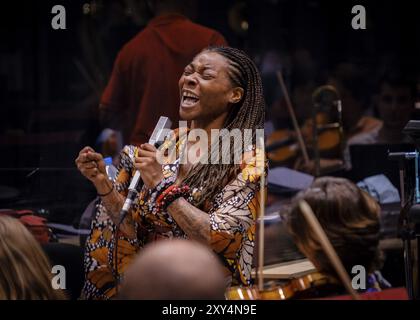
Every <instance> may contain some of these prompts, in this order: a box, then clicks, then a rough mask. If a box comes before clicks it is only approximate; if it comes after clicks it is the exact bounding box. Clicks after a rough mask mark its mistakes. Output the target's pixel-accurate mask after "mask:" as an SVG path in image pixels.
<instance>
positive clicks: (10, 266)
mask: <svg viewBox="0 0 420 320" xmlns="http://www.w3.org/2000/svg"><path fill="white" fill-rule="evenodd" d="M0 260H1V266H0V300H50V299H53V300H54V299H63V298H64V294H63V292H62V291H61V290H55V289H53V287H52V282H51V279H52V275H51V266H50V263H49V261H48V259H47V257H46V255H45V254H44V252H43V251H42V249H41V246H40V245H39V243H38V242H37V241H36V239H35V238H34V237H33V236H32V234H31V233H30V232H29V230H28V229H26V227H25V226H24V225H23V224H22V223H21V222H20V221H19V220H17V219H15V218H12V217H8V216H0Z"/></svg>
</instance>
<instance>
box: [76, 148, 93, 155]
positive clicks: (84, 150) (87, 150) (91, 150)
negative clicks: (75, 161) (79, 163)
mask: <svg viewBox="0 0 420 320" xmlns="http://www.w3.org/2000/svg"><path fill="white" fill-rule="evenodd" d="M87 152H95V150H93V149H92V148H91V147H89V146H86V147H84V148H83V149H82V150H80V152H79V155H80V154H83V153H87Z"/></svg>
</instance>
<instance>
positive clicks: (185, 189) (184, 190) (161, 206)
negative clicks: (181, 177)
mask: <svg viewBox="0 0 420 320" xmlns="http://www.w3.org/2000/svg"><path fill="white" fill-rule="evenodd" d="M189 196H190V187H189V186H187V185H184V186H178V185H176V184H173V185H171V186H169V187H168V188H167V189H166V190H165V191H163V192H162V193H161V194H160V195H159V197H158V198H157V199H156V208H157V210H158V211H166V209H167V208H168V206H169V205H170V204H171V203H172V202H174V201H175V200H176V199H178V198H188V197H189Z"/></svg>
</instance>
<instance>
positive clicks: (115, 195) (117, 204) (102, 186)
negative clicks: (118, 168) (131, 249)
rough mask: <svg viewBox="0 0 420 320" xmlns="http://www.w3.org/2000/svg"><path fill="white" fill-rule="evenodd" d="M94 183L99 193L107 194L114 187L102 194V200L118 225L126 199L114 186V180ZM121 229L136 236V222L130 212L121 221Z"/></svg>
mask: <svg viewBox="0 0 420 320" xmlns="http://www.w3.org/2000/svg"><path fill="white" fill-rule="evenodd" d="M94 185H95V187H96V190H97V192H98V194H107V193H108V192H109V190H111V189H113V190H112V192H111V193H109V194H107V195H106V196H101V200H102V204H103V205H104V207H105V209H106V211H107V214H108V216H109V217H110V218H111V220H112V222H113V223H114V224H116V225H117V224H118V223H119V222H120V212H121V209H122V207H123V205H124V201H125V198H124V196H123V195H121V194H120V193H119V192H118V191H117V190H116V189H115V187H114V188H113V187H112V182H111V181H110V180H108V179H105V180H103V181H99V182H96V183H95V184H94ZM120 230H121V231H122V232H123V233H124V234H125V235H126V236H127V237H129V238H135V237H136V231H135V227H134V223H133V221H132V219H131V215H130V214H128V215H127V216H126V218H125V219H124V221H123V222H122V223H121V225H120Z"/></svg>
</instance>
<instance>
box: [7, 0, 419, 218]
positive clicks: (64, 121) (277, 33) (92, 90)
mask: <svg viewBox="0 0 420 320" xmlns="http://www.w3.org/2000/svg"><path fill="white" fill-rule="evenodd" d="M57 4H61V5H64V6H65V8H66V13H67V15H66V18H67V21H66V22H67V29H66V30H53V29H52V27H51V19H52V17H53V14H51V8H52V7H53V6H54V5H57ZM356 4H362V5H364V6H365V8H366V12H367V29H366V30H353V29H352V28H351V19H352V17H353V15H352V14H351V8H352V7H353V6H354V5H356ZM5 5H6V4H3V6H2V9H1V11H0V106H1V117H0V154H1V158H0V185H2V186H7V187H13V188H15V189H17V190H18V192H19V194H18V195H16V194H15V195H14V196H13V197H7V196H6V193H7V192H10V190H9V189H7V190H8V191H7V192H4V193H3V196H2V197H1V199H0V201H2V202H0V204H1V206H2V207H10V206H13V207H16V208H23V207H31V208H36V209H40V208H44V209H46V210H48V212H49V217H50V219H51V220H53V221H59V222H64V223H73V222H75V221H77V220H78V217H79V216H80V215H81V213H82V212H83V209H84V207H85V206H86V205H87V203H88V202H89V201H90V200H91V199H92V198H93V197H94V191H93V189H92V187H91V186H90V185H89V183H88V182H87V181H85V180H84V179H83V178H82V177H81V175H80V174H79V173H78V172H77V171H76V170H75V167H74V159H75V158H76V155H77V153H78V151H79V150H80V148H81V147H82V146H84V145H88V144H89V145H92V144H93V143H94V142H95V139H96V137H97V135H98V134H99V132H100V130H101V128H100V126H99V124H98V121H97V106H98V100H99V97H100V94H101V92H102V90H103V88H104V86H105V85H106V83H107V80H108V78H109V75H110V72H111V70H112V65H113V60H114V58H115V56H116V54H117V52H118V50H119V49H120V48H121V46H122V45H123V44H124V43H125V42H126V41H128V40H129V39H130V38H131V37H133V36H134V35H135V34H136V33H137V32H139V31H141V30H142V28H143V27H144V26H145V24H146V23H147V21H148V20H149V19H150V17H151V14H150V12H149V11H148V10H147V7H146V4H145V1H129V0H126V1H105V0H104V1H79V0H71V1H70V0H69V1H58V0H55V1H49V0H43V1H18V2H7V6H5ZM86 5H88V6H89V8H90V12H89V14H84V12H83V8H84V6H86ZM86 8H87V7H85V10H86ZM93 8H94V9H93ZM92 10H93V11H95V13H94V14H92ZM418 12H419V11H418V8H417V6H416V1H408V0H407V1H395V0H388V1H379V0H375V1H373V0H370V1H350V0H342V1H326V0H325V1H322V0H308V1H304V0H294V1H288V0H265V1H263V0H260V1H255V0H250V1H227V0H211V1H210V0H200V1H197V5H196V15H195V17H194V18H193V20H194V21H196V22H198V23H200V24H203V25H205V26H208V27H211V28H214V29H216V30H218V31H219V32H221V33H222V34H223V35H224V36H225V37H226V39H227V40H228V42H229V44H230V45H232V46H235V47H239V48H242V49H244V50H245V51H246V52H247V53H248V54H250V55H251V56H252V57H253V58H254V60H255V61H256V63H257V64H259V65H260V64H261V62H262V60H263V57H264V55H265V54H266V53H267V52H270V51H273V50H276V51H277V52H280V53H281V54H282V55H283V56H288V57H290V62H288V63H286V62H284V65H285V68H286V69H287V70H288V74H289V77H288V79H287V82H288V83H289V85H293V74H294V71H297V70H299V63H298V61H299V60H298V59H296V58H295V53H296V52H299V51H301V50H303V51H304V52H309V54H310V55H311V57H312V61H315V62H316V63H315V67H314V70H313V73H314V77H315V78H316V81H317V82H318V83H322V82H323V81H324V80H325V78H326V77H327V75H328V74H329V72H330V71H331V70H332V69H333V68H334V66H335V65H336V64H338V63H340V62H352V63H356V64H357V65H359V66H361V67H363V68H365V69H366V70H367V72H366V74H367V75H369V77H368V79H367V80H368V83H369V84H370V85H369V86H367V87H366V90H371V86H374V83H375V81H376V80H377V79H376V77H377V74H378V70H380V69H381V68H388V67H394V66H398V67H399V68H402V69H403V70H405V72H407V76H413V77H416V76H417V75H418V74H419V62H418V57H419V53H420V50H419V38H420V30H419V29H420V28H419V22H418ZM232 16H236V17H238V18H237V19H236V20H235V19H232V18H229V17H232ZM232 20H233V21H232ZM238 21H239V22H238ZM241 21H247V23H248V29H247V30H244V29H241V28H240V22H241ZM268 98H269V97H268ZM271 116H272V115H271V114H270V110H268V113H267V117H268V118H270V117H271ZM37 168H39V169H38V170H37ZM34 170H35V171H34Z"/></svg>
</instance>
